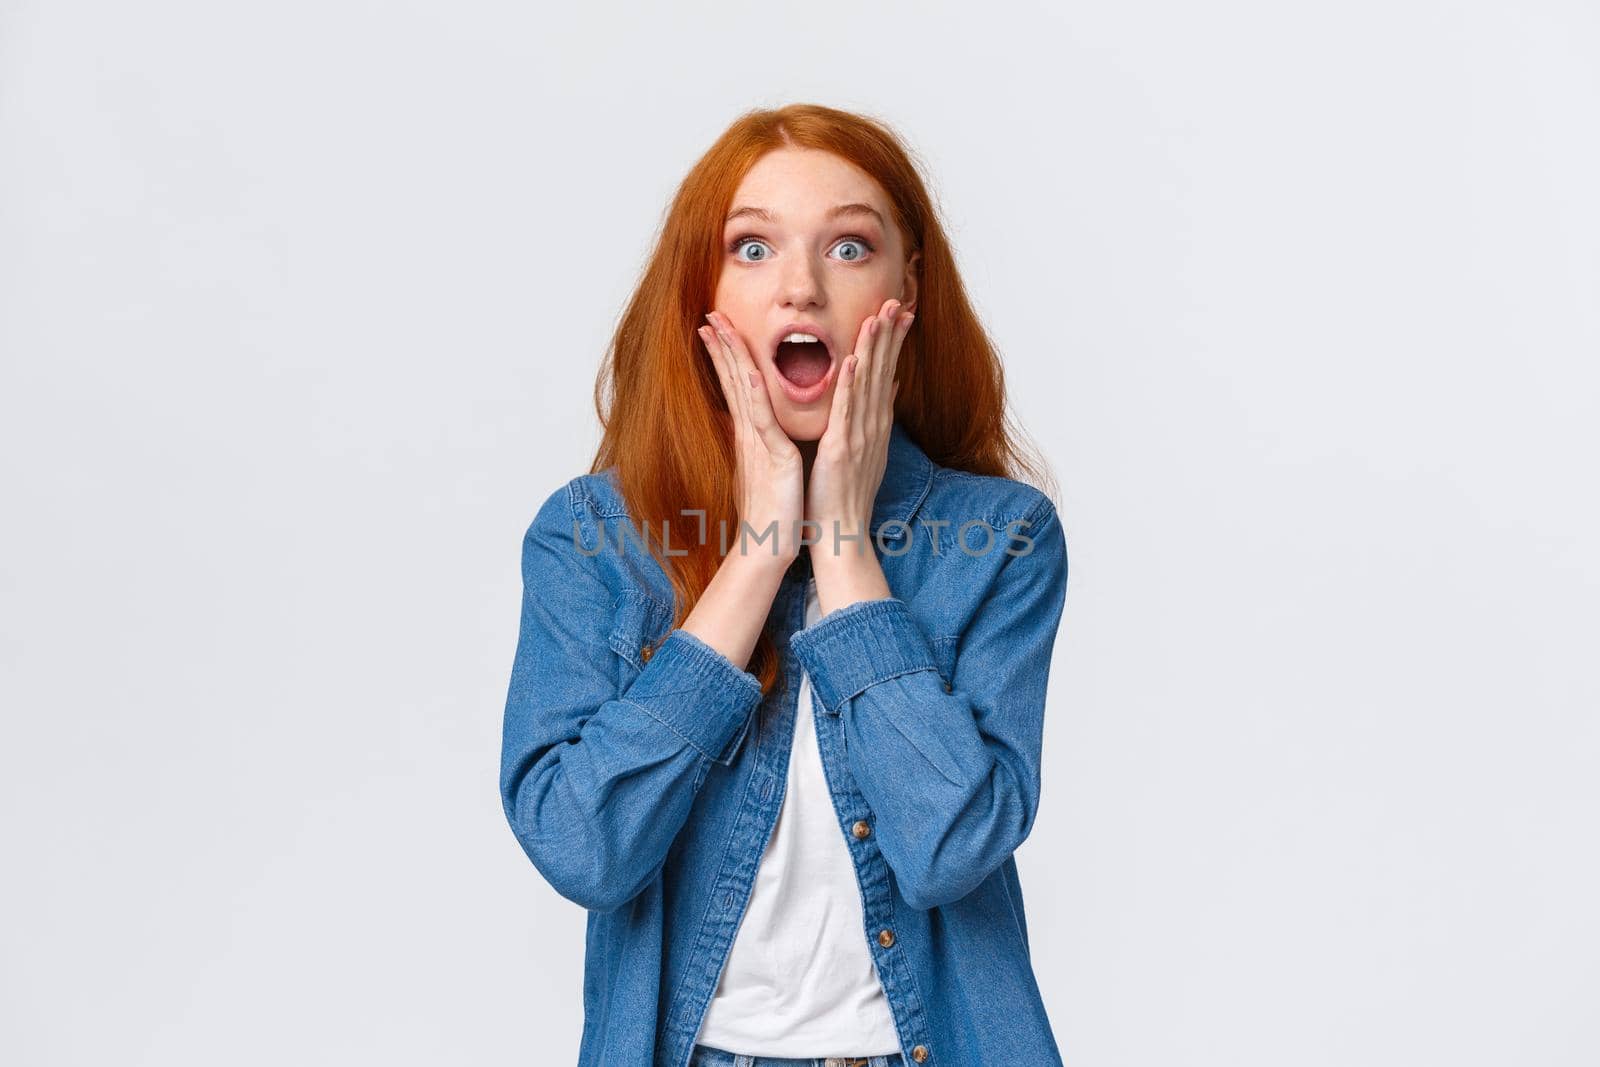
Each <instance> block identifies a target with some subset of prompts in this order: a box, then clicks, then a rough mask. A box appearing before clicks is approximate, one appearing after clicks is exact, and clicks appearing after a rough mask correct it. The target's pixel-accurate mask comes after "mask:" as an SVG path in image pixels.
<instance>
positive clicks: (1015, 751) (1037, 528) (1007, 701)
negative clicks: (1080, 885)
mask: <svg viewBox="0 0 1600 1067" xmlns="http://www.w3.org/2000/svg"><path fill="white" fill-rule="evenodd" d="M1023 532H1024V533H1025V534H1026V535H1027V536H1028V537H1029V538H1031V539H1032V549H1031V550H1030V551H1028V552H1026V553H1022V554H1016V555H1007V556H1006V558H1005V559H1004V562H1002V563H1001V564H1000V565H999V567H998V568H991V569H990V570H989V571H987V572H985V573H987V574H989V575H991V577H990V578H989V582H988V589H987V592H986V594H985V595H984V597H983V598H982V600H981V602H980V604H979V606H978V609H977V610H976V611H975V612H974V614H973V615H972V618H971V620H970V622H969V623H968V624H967V626H966V628H965V630H964V632H963V633H961V634H960V635H959V641H958V644H957V646H956V647H957V653H956V658H955V665H954V668H953V670H952V671H951V677H950V678H949V679H948V680H947V679H945V678H943V677H942V676H941V674H940V673H939V661H938V659H937V658H936V657H935V655H934V646H933V642H932V641H931V640H930V636H929V634H928V633H927V632H926V630H925V629H924V627H923V624H922V623H921V622H920V621H919V620H918V619H917V617H916V616H915V615H914V614H913V613H912V611H911V608H910V606H909V605H908V604H906V603H905V602H904V601H902V600H900V599H898V598H896V597H889V598H887V599H880V600H865V601H857V602H856V603H853V604H850V605H847V606H845V607H843V608H840V609H837V610H835V611H833V612H830V613H829V614H828V615H827V616H825V617H823V618H822V619H820V620H819V621H817V622H816V623H814V624H813V625H811V626H809V627H807V628H805V629H803V630H800V631H798V632H797V633H796V634H795V635H794V636H793V637H792V638H791V640H790V647H791V649H792V650H793V651H794V653H795V655H796V656H797V657H798V658H799V660H800V661H801V663H802V664H803V665H804V667H805V670H806V672H807V674H808V675H809V676H810V678H811V684H812V687H813V688H814V689H815V691H816V694H817V698H818V699H819V700H820V701H821V703H822V706H823V708H824V710H826V711H828V712H830V713H835V714H838V715H840V716H841V717H842V720H843V726H844V734H845V747H846V751H847V758H848V760H849V766H850V770H851V773H852V774H853V775H854V777H855V781H856V784H857V786H858V788H860V790H861V792H862V794H863V796H865V798H866V800H867V803H868V804H869V805H870V806H871V808H872V811H873V823H874V836H875V838H876V840H877V842H878V847H879V848H880V849H881V850H882V852H883V856H884V859H885V861H886V862H887V863H888V864H889V867H890V869H891V870H892V871H893V872H894V875H895V881H896V884H897V886H898V887H899V890H900V894H901V896H902V897H904V899H905V900H906V902H907V903H908V904H910V905H911V906H913V907H916V908H921V909H926V908H932V907H937V906H939V905H941V904H946V903H949V902H951V901H955V900H959V899H960V898H962V897H964V896H966V895H967V894H968V893H970V892H971V891H972V890H973V889H975V888H977V886H978V885H979V884H980V883H982V882H983V880H984V879H985V878H987V877H988V876H989V875H990V874H991V873H992V872H993V871H994V870H995V869H996V868H998V867H999V866H1000V865H1001V864H1002V863H1003V862H1005V860H1006V858H1007V857H1008V856H1010V855H1011V854H1012V853H1013V852H1014V851H1015V850H1016V848H1017V846H1018V845H1020V844H1021V843H1022V842H1023V841H1024V840H1025V839H1026V838H1027V836H1028V833H1029V831H1030V830H1031V829H1032V827H1033V820H1034V815H1035V813H1036V812H1037V810H1038V804H1039V792H1040V776H1039V768H1040V757H1041V744H1042V740H1043V728H1044V711H1045V691H1046V685H1047V682H1048V678H1049V673H1050V659H1051V653H1052V650H1053V648H1054V644H1055V638H1056V633H1057V631H1058V629H1059V626H1060V622H1061V614H1062V608H1063V604H1064V602H1065V599H1066V584H1067V556H1066V539H1065V536H1064V534H1063V532H1062V529H1061V524H1060V520H1059V518H1058V517H1057V515H1056V512H1055V508H1054V506H1053V505H1052V504H1051V503H1050V502H1049V500H1048V498H1044V497H1041V503H1040V504H1039V505H1038V506H1037V507H1036V508H1035V509H1034V510H1033V511H1032V512H1031V513H1030V514H1029V516H1027V525H1026V527H1025V528H1024V531H1023ZM947 686H948V687H947Z"/></svg>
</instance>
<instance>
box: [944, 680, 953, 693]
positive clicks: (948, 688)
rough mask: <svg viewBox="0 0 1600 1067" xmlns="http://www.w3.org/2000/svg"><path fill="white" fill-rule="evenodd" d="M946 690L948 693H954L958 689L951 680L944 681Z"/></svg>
mask: <svg viewBox="0 0 1600 1067" xmlns="http://www.w3.org/2000/svg"><path fill="white" fill-rule="evenodd" d="M944 691H945V692H946V693H954V692H955V691H956V687H955V686H953V685H951V684H950V683H949V682H946V683H944Z"/></svg>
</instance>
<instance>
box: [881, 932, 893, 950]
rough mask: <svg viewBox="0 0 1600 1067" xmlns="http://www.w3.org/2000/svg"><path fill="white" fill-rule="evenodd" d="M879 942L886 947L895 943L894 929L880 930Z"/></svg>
mask: <svg viewBox="0 0 1600 1067" xmlns="http://www.w3.org/2000/svg"><path fill="white" fill-rule="evenodd" d="M878 944H880V945H882V946H883V947H884V948H888V947H889V946H890V945H892V944H894V931H893V930H879V931H878Z"/></svg>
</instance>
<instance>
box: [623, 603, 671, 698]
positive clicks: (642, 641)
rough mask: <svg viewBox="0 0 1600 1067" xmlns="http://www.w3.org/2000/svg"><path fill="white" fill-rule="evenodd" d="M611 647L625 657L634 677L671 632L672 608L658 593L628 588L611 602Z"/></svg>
mask: <svg viewBox="0 0 1600 1067" xmlns="http://www.w3.org/2000/svg"><path fill="white" fill-rule="evenodd" d="M612 613H613V619H612V624H611V650H612V651H613V652H615V653H616V654H617V655H618V656H621V657H622V661H623V672H624V680H631V679H632V678H633V677H634V676H636V675H637V674H638V673H639V672H640V671H642V670H644V665H645V664H646V663H649V662H650V657H651V655H653V654H654V653H655V650H656V649H657V648H659V647H660V645H661V642H662V641H664V640H666V638H667V635H668V634H670V633H671V632H672V609H671V608H669V607H668V606H667V605H665V604H663V603H661V602H660V601H659V600H657V599H656V598H655V597H652V596H647V595H646V594H644V593H640V592H637V591H635V590H631V589H630V590H625V591H624V592H623V593H621V594H620V595H619V596H618V597H617V599H616V600H615V601H614V602H613V603H612Z"/></svg>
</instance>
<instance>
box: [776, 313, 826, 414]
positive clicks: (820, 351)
mask: <svg viewBox="0 0 1600 1067" xmlns="http://www.w3.org/2000/svg"><path fill="white" fill-rule="evenodd" d="M834 362H835V361H834V357H833V351H832V345H830V344H829V342H828V339H827V337H825V336H824V335H822V334H821V333H818V332H815V331H813V330H808V329H806V328H805V327H803V326H798V325H797V326H791V327H790V328H789V329H787V330H785V331H784V333H783V334H781V335H780V336H779V337H778V341H777V344H776V345H775V346H774V350H773V353H772V364H773V367H774V368H775V369H776V370H777V372H778V378H779V380H780V381H781V382H782V383H783V390H784V392H785V393H787V394H788V396H789V399H790V400H792V401H794V402H795V403H797V404H807V403H810V402H812V401H814V400H816V399H818V398H820V397H821V396H822V394H823V393H824V392H826V391H827V388H828V383H829V382H830V381H831V380H832V378H833V370H834Z"/></svg>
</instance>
